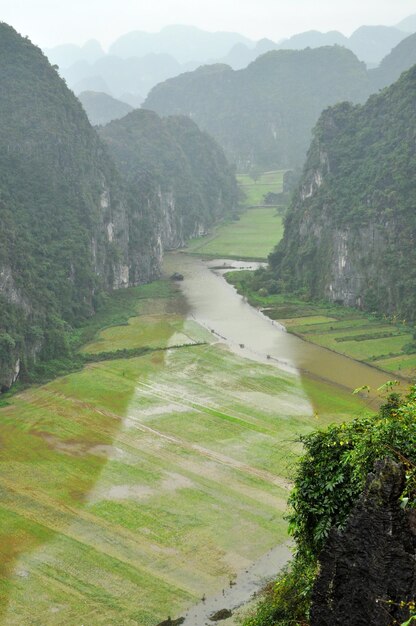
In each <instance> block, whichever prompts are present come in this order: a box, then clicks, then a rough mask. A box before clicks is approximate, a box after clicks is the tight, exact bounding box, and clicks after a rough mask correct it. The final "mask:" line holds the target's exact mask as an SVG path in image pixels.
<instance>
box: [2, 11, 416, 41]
mask: <svg viewBox="0 0 416 626" xmlns="http://www.w3.org/2000/svg"><path fill="white" fill-rule="evenodd" d="M412 13H416V0H146V1H144V0H0V20H1V21H4V22H7V23H9V24H11V25H12V26H14V28H16V30H18V31H19V32H20V33H21V34H22V35H28V36H29V38H30V39H31V40H32V41H33V43H35V44H37V45H39V46H42V47H46V46H52V45H56V44H59V43H68V42H73V43H84V42H85V41H87V40H88V39H98V40H99V41H100V42H101V43H102V44H103V45H104V46H108V45H109V44H110V43H111V42H112V41H114V40H115V39H116V38H117V37H118V36H119V35H121V34H123V33H126V32H129V31H132V30H146V31H153V32H156V31H159V30H160V29H161V28H162V27H163V26H166V25H168V24H192V25H195V26H199V27H200V28H203V29H205V30H211V31H215V30H228V31H236V32H240V33H242V34H244V35H246V36H248V37H250V38H251V39H261V38H262V37H269V38H271V39H273V40H275V41H276V40H278V39H281V38H282V37H287V36H290V35H292V34H294V33H297V32H302V31H305V30H311V29H317V30H323V31H327V30H340V31H341V32H343V33H344V34H346V35H349V34H351V32H352V31H353V30H354V29H355V28H357V27H358V26H361V25H362V24H386V25H393V24H395V23H397V22H398V21H400V20H401V19H403V18H404V17H407V15H410V14H412Z"/></svg>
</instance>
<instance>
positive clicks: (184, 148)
mask: <svg viewBox="0 0 416 626" xmlns="http://www.w3.org/2000/svg"><path fill="white" fill-rule="evenodd" d="M100 134H101V137H102V138H103V139H104V141H105V142H106V143H107V145H108V147H109V150H110V153H111V154H112V156H113V157H114V160H115V162H116V163H117V165H118V168H119V170H120V172H121V173H122V174H123V177H124V179H125V180H126V184H127V185H129V187H130V189H131V193H132V194H133V196H134V197H136V198H137V197H141V198H142V202H143V203H144V204H146V203H150V204H151V205H152V206H153V207H155V209H154V212H153V217H154V218H155V219H156V221H157V222H158V223H159V224H160V226H159V227H158V230H160V236H161V241H162V245H163V247H166V248H176V247H178V246H181V245H183V244H184V243H185V241H186V239H187V238H189V237H193V236H196V235H198V234H203V233H205V232H206V231H207V228H208V227H209V226H210V225H212V223H213V222H214V221H215V220H216V219H218V218H219V217H220V216H222V215H223V214H224V212H226V211H227V210H229V209H230V208H232V207H233V206H234V205H235V204H236V202H237V187H236V181H235V176H234V173H233V171H232V169H231V168H230V166H229V165H228V163H227V160H226V158H225V156H224V153H223V151H222V150H221V148H220V147H219V146H218V145H217V144H216V142H215V141H214V140H213V139H212V138H211V137H209V135H207V134H205V133H202V132H201V131H200V130H199V128H198V127H197V126H196V124H195V123H194V122H192V121H191V120H189V119H187V118H185V117H168V118H166V119H161V118H160V117H159V116H158V115H156V113H154V112H152V111H145V110H137V111H133V112H132V113H130V114H129V115H127V116H126V117H124V118H123V119H121V120H117V121H113V122H112V123H111V124H108V125H107V126H106V127H104V128H102V129H101V130H100Z"/></svg>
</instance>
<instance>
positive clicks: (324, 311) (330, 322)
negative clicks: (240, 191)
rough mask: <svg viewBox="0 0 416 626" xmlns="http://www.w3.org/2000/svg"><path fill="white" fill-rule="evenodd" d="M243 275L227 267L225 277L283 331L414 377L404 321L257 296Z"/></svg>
mask: <svg viewBox="0 0 416 626" xmlns="http://www.w3.org/2000/svg"><path fill="white" fill-rule="evenodd" d="M243 276H244V273H243V272H230V273H229V274H227V279H228V280H229V282H231V283H233V284H235V285H236V287H237V288H238V289H239V290H240V292H241V293H244V294H245V295H247V296H248V299H249V301H250V302H251V303H252V304H253V305H254V306H257V307H259V308H261V309H262V310H263V311H264V313H265V314H266V315H268V316H269V317H271V318H272V319H275V320H278V321H280V322H281V323H282V324H283V325H284V326H285V327H286V328H287V330H288V331H289V332H292V333H294V334H296V335H298V336H299V337H301V338H302V339H305V340H306V341H310V342H311V343H315V344H318V345H320V346H322V347H324V348H328V349H330V350H333V351H335V352H339V353H340V354H344V355H346V356H348V357H350V358H352V359H355V360H357V361H362V362H364V363H368V364H370V365H373V366H375V367H378V368H379V369H382V370H385V371H388V372H390V373H391V374H392V375H396V376H398V377H405V378H408V379H410V380H415V379H416V353H415V347H414V338H413V334H414V329H413V328H411V327H409V326H407V325H406V324H405V323H403V322H402V323H400V322H397V321H395V322H393V321H391V320H388V319H387V318H378V317H375V316H372V315H368V314H366V313H362V312H360V311H358V310H356V309H350V308H347V307H343V306H340V305H335V304H331V303H328V302H327V303H317V302H305V301H303V300H299V299H296V298H295V297H291V296H289V295H286V294H285V295H281V294H277V295H269V296H265V297H262V296H260V295H259V294H258V293H246V292H245V291H244V286H242V283H241V280H242V278H243ZM243 280H244V278H243Z"/></svg>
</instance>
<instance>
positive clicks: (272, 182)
mask: <svg viewBox="0 0 416 626" xmlns="http://www.w3.org/2000/svg"><path fill="white" fill-rule="evenodd" d="M284 173H285V170H275V171H273V172H264V173H263V174H260V175H259V177H258V179H257V180H253V178H252V177H251V176H249V175H240V176H237V180H238V183H239V186H240V189H241V191H242V192H243V200H242V205H243V206H245V207H252V206H261V205H264V196H265V195H266V194H267V193H268V192H272V193H281V192H282V190H283V176H284Z"/></svg>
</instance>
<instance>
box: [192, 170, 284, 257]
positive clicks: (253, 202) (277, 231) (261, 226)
mask: <svg viewBox="0 0 416 626" xmlns="http://www.w3.org/2000/svg"><path fill="white" fill-rule="evenodd" d="M283 174H284V172H283V171H275V172H266V173H265V174H262V175H261V176H260V177H259V179H258V180H257V181H254V180H253V179H251V178H250V177H249V176H239V177H238V180H239V184H240V188H241V190H242V192H243V193H244V199H243V200H242V202H241V211H240V212H239V213H238V214H237V218H238V219H236V220H235V219H233V220H230V221H228V222H225V223H223V224H221V225H219V226H218V227H217V228H216V229H215V230H214V232H213V234H212V235H208V236H207V237H201V238H198V239H194V240H193V241H191V242H190V243H189V246H188V249H187V252H189V253H190V254H197V255H198V256H201V257H206V258H229V259H250V260H259V261H263V260H265V259H267V256H268V255H269V253H270V252H271V251H272V250H273V248H274V246H275V245H276V244H277V243H278V242H279V241H280V239H281V238H282V236H283V211H284V208H285V207H284V206H270V207H264V206H261V205H264V200H263V197H264V195H265V194H266V193H268V192H274V193H281V192H282V186H283ZM250 207H258V208H250Z"/></svg>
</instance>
